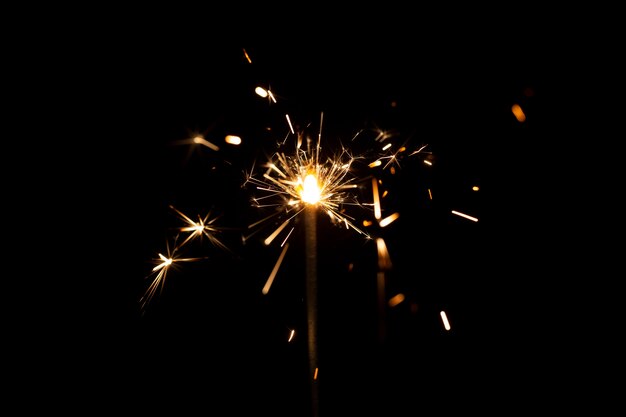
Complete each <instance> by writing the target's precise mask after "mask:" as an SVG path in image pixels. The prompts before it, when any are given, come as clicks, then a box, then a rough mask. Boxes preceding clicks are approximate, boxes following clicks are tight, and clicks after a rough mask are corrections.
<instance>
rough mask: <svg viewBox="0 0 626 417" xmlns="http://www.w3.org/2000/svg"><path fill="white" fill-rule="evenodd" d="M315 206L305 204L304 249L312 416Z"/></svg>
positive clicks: (315, 402)
mask: <svg viewBox="0 0 626 417" xmlns="http://www.w3.org/2000/svg"><path fill="white" fill-rule="evenodd" d="M316 211H317V207H316V206H315V205H314V204H309V205H307V207H306V209H305V219H304V223H305V250H306V304H307V310H306V311H307V328H308V348H309V349H308V350H309V372H310V384H311V408H312V411H313V414H312V416H313V417H318V416H319V381H318V379H317V372H318V357H317V224H316V222H317V215H316Z"/></svg>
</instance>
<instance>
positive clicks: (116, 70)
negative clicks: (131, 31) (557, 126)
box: [33, 35, 550, 416]
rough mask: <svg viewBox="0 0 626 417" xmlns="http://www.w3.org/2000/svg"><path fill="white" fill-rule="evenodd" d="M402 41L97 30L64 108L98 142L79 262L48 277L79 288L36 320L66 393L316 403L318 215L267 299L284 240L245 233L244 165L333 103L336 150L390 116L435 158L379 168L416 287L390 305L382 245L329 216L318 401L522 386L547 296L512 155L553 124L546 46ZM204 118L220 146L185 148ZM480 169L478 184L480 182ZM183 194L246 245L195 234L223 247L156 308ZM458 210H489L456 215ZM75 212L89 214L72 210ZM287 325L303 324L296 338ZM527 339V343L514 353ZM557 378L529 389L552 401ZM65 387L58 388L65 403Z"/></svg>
mask: <svg viewBox="0 0 626 417" xmlns="http://www.w3.org/2000/svg"><path fill="white" fill-rule="evenodd" d="M393 39H395V38H394V37H393V36H391V35H389V36H383V37H380V38H378V39H376V38H375V37H374V36H372V35H370V36H369V37H366V38H365V39H361V40H359V38H358V37H357V36H354V37H346V38H341V39H339V40H337V41H334V40H331V41H321V40H320V41H315V42H307V43H304V44H300V45H299V46H298V47H289V46H287V45H281V44H278V43H276V42H261V41H257V42H256V44H254V43H252V44H248V43H246V42H244V43H243V44H240V45H236V46H228V45H219V46H216V43H215V42H207V43H206V44H205V43H203V42H200V41H198V40H197V39H196V40H194V41H190V39H189V38H187V37H185V36H182V35H179V36H178V37H174V38H169V37H167V36H164V37H163V39H160V40H154V39H152V41H151V42H147V41H146V39H144V38H142V37H141V36H134V37H130V38H128V39H127V40H126V41H125V42H123V43H121V42H119V41H116V42H107V40H106V39H96V40H94V41H93V42H94V43H96V45H95V47H94V49H93V51H96V52H91V53H88V54H87V55H86V56H85V59H84V60H82V61H81V66H77V67H73V68H72V70H71V71H70V74H67V73H66V74H65V78H64V79H72V76H73V75H76V76H78V75H80V79H81V80H85V81H84V83H74V84H73V86H72V94H71V97H72V99H73V100H72V101H73V104H72V105H71V106H70V107H69V108H68V111H66V112H63V111H62V113H63V114H64V115H65V118H64V119H63V120H62V121H60V122H59V121H58V120H57V123H61V124H64V123H65V124H67V125H72V126H74V130H75V131H76V130H81V131H84V132H85V133H84V137H81V138H80V140H81V142H79V143H83V142H82V141H88V143H85V146H84V148H79V149H80V150H79V149H77V148H74V149H73V152H79V151H80V152H81V158H80V161H77V160H76V159H74V158H71V159H72V160H74V162H77V166H76V167H75V169H72V170H68V171H64V174H63V175H64V177H65V178H66V179H67V180H68V181H70V182H72V184H77V187H76V188H75V189H73V190H72V191H70V192H69V193H70V194H71V196H70V199H69V201H76V204H75V205H74V206H73V207H71V208H67V209H64V210H61V211H63V213H62V214H61V218H63V219H64V220H63V222H64V223H66V226H67V227H69V228H70V231H64V232H63V233H64V234H68V233H71V235H72V236H73V237H72V238H71V240H69V242H70V243H69V244H67V243H66V242H67V240H66V239H63V242H64V248H65V251H64V252H66V253H67V254H68V255H70V257H71V258H72V260H71V261H70V262H71V265H66V266H65V267H64V268H68V269H70V270H71V272H72V273H71V274H70V275H71V276H72V278H73V279H72V280H71V283H63V282H62V283H59V284H58V285H56V284H54V285H53V284H49V287H50V288H51V290H53V291H55V293H56V292H62V293H63V295H62V296H60V297H59V298H58V300H64V302H52V303H50V302H49V300H48V301H47V302H46V306H48V305H50V307H49V308H45V309H44V308H42V310H45V312H46V313H48V314H42V315H41V317H40V320H38V321H37V323H36V328H38V329H41V331H40V332H36V333H37V334H38V336H37V337H36V339H37V341H39V343H41V344H48V343H50V344H52V348H51V349H45V352H42V353H41V355H40V356H39V358H38V359H37V360H36V361H35V363H36V365H35V366H33V369H34V371H33V372H36V375H39V378H38V379H39V380H40V381H41V384H43V385H46V384H47V383H49V384H54V383H56V382H55V381H56V380H57V377H58V376H59V375H63V376H64V378H65V381H68V382H65V384H67V385H66V394H64V395H65V397H69V396H73V395H74V394H73V393H76V394H75V395H79V396H80V397H81V398H83V399H84V400H86V401H87V404H89V406H88V407H89V408H92V407H93V408H94V409H99V408H100V407H105V408H108V407H111V408H112V409H116V410H120V409H121V408H120V407H128V409H132V410H142V409H143V410H145V411H146V412H152V411H157V410H159V409H160V407H161V404H163V406H173V407H175V408H178V407H180V412H179V413H178V414H186V413H185V412H184V411H183V410H186V409H196V410H201V411H203V412H204V411H207V412H210V413H211V412H213V413H215V412H217V411H214V410H222V409H223V407H229V408H230V409H231V410H232V411H233V415H238V413H237V412H238V411H239V412H240V413H245V412H250V411H251V410H257V411H259V412H260V413H261V414H264V413H267V414H272V415H298V416H300V415H302V416H304V415H306V413H307V412H306V410H307V406H308V400H309V396H308V394H309V392H308V388H307V382H306V381H307V352H306V330H305V329H306V308H305V307H306V306H305V303H304V299H303V297H304V291H305V288H304V281H303V280H304V272H305V271H304V269H305V268H304V248H303V243H302V238H303V233H302V231H301V227H300V228H299V229H298V228H297V229H296V231H295V232H294V235H293V236H292V240H293V243H292V246H291V247H290V249H289V252H288V255H287V257H286V259H285V263H284V265H283V266H282V267H281V270H280V272H279V274H278V276H277V278H276V281H275V282H274V285H273V287H272V290H271V292H270V294H269V295H267V296H263V295H262V294H261V288H262V286H263V284H264V282H265V280H266V278H267V276H268V274H269V272H270V271H271V268H272V267H273V264H274V262H275V261H276V259H277V257H278V254H279V252H280V250H279V248H277V247H276V245H272V246H270V247H264V246H263V245H262V244H261V243H260V242H259V241H258V239H257V241H254V240H252V241H249V242H248V243H247V244H246V245H243V244H242V242H241V239H240V236H241V230H242V229H245V227H246V226H247V225H248V224H250V223H251V222H253V221H254V220H256V219H257V218H258V217H255V216H257V215H258V214H257V212H256V211H255V210H253V209H252V207H251V206H250V204H249V201H250V195H249V190H246V189H243V188H241V184H242V183H243V180H244V176H243V172H244V171H245V170H249V169H250V167H251V166H252V162H254V161H257V162H259V161H262V158H263V157H264V155H266V154H267V153H268V152H269V153H271V152H272V148H273V146H272V145H273V144H274V143H275V141H276V140H277V139H280V138H282V137H283V136H284V134H285V133H286V129H287V125H286V123H285V117H284V114H285V113H288V114H289V115H290V117H291V118H292V121H295V122H296V123H298V124H300V125H304V124H306V123H311V124H312V125H313V126H316V125H318V124H319V118H320V114H321V113H322V112H323V114H324V125H323V130H322V143H323V144H325V143H328V148H329V149H330V148H332V147H333V146H337V145H338V141H340V140H341V141H343V142H349V138H350V137H351V135H353V134H354V133H356V131H358V130H360V129H364V130H366V131H368V130H370V129H372V128H376V127H378V128H382V129H385V130H392V131H393V132H394V134H395V136H394V138H393V140H394V141H395V142H394V143H398V142H405V143H406V144H407V147H409V148H410V149H415V148H416V147H418V146H419V145H421V144H428V148H427V150H428V151H431V152H432V155H433V157H434V162H435V164H434V166H433V167H432V169H428V170H427V169H424V167H423V166H422V165H419V164H418V160H415V159H409V158H407V159H405V160H403V161H401V164H402V166H401V168H400V169H398V170H397V173H396V174H395V175H393V176H391V175H390V174H388V173H386V174H385V185H388V187H389V189H390V197H389V199H388V200H386V204H388V205H389V208H386V210H389V213H391V212H393V211H398V212H399V213H400V218H399V219H398V220H397V221H396V222H395V223H393V224H392V225H390V226H389V227H388V228H385V229H381V230H379V231H377V233H381V236H382V237H383V238H384V239H385V241H386V242H387V245H388V248H389V251H390V256H391V259H392V262H393V267H392V269H391V270H390V271H388V273H387V275H386V278H387V286H386V296H387V298H389V297H391V296H392V295H395V294H396V293H403V294H404V295H405V297H406V298H405V301H404V302H403V303H401V304H400V305H399V306H397V307H395V308H391V307H385V309H384V311H383V312H382V316H381V311H380V310H379V309H378V307H377V294H378V293H377V291H376V270H377V267H376V250H375V245H374V244H373V242H371V241H370V242H365V241H364V240H363V239H362V238H361V237H360V235H357V234H356V233H355V232H353V231H346V230H344V229H342V228H338V227H333V226H332V225H331V224H330V223H329V221H328V218H327V217H326V216H319V217H318V260H319V264H318V272H319V274H318V275H319V297H318V298H319V354H320V363H321V366H322V367H323V368H322V370H321V375H322V376H321V378H323V379H321V385H320V387H321V388H320V389H321V391H320V409H321V410H322V415H349V414H346V413H348V412H349V411H352V412H354V413H355V415H356V414H359V413H362V412H366V411H370V410H374V409H377V410H382V411H385V412H389V414H385V415H393V412H394V411H395V412H398V415H400V414H401V413H402V412H404V413H410V412H413V411H412V410H415V413H418V412H423V411H424V410H427V409H428V408H429V407H431V406H437V407H442V410H447V409H448V408H449V407H452V405H453V404H454V403H455V402H457V400H458V401H459V402H462V407H463V408H465V409H466V410H473V411H477V412H483V411H497V408H498V406H496V405H495V404H494V403H493V398H494V397H497V398H499V399H501V400H503V401H517V399H518V398H517V396H518V394H517V393H516V392H512V391H510V390H509V389H508V388H507V383H510V381H511V380H512V379H515V377H513V375H527V374H528V373H532V370H529V369H533V368H532V367H531V368H528V367H527V365H529V362H532V359H531V358H532V357H534V355H535V354H536V352H537V349H538V348H537V343H538V342H537V340H538V339H540V338H541V337H540V335H543V332H545V326H544V325H543V324H542V320H543V319H542V317H541V316H542V311H541V309H540V308H538V306H540V305H543V302H544V301H545V300H544V299H542V298H543V297H546V296H547V295H546V294H541V293H540V294H537V293H535V292H533V291H532V290H530V289H529V288H530V287H533V285H535V284H538V282H539V279H538V278H536V277H534V276H533V275H532V272H533V271H532V269H533V267H532V265H530V264H524V263H523V262H520V258H523V256H519V253H517V252H515V251H514V250H513V248H514V247H519V244H518V243H517V242H515V243H513V241H514V240H515V239H512V238H511V236H512V235H516V234H518V233H520V232H521V231H523V228H524V222H523V221H517V222H515V221H513V219H511V218H509V217H508V216H509V214H508V213H511V214H510V215H511V216H513V214H512V212H511V211H507V210H512V209H510V207H511V205H512V204H517V203H519V204H520V205H521V206H522V207H524V206H525V205H530V204H531V203H529V202H528V201H516V200H517V199H516V196H515V192H514V191H512V188H513V186H518V185H520V184H521V181H520V180H519V176H518V173H517V172H514V171H515V168H513V167H516V166H518V165H519V163H520V159H521V158H522V157H521V156H520V154H519V153H518V151H519V149H520V148H524V147H526V146H527V144H528V143H529V141H532V140H534V138H536V137H540V136H541V135H542V134H543V129H544V128H545V126H546V122H545V119H546V117H547V113H548V112H547V110H546V108H547V105H548V104H547V100H548V98H546V96H547V95H548V94H550V93H549V92H548V91H547V90H549V88H547V86H546V80H545V79H544V78H543V73H542V66H541V62H542V60H541V59H540V58H539V57H538V56H536V55H534V52H533V50H532V49H522V50H515V51H512V50H508V49H507V50H503V49H502V48H500V47H498V46H497V45H496V44H493V43H492V42H486V41H485V38H483V37H482V36H467V37H464V38H463V37H462V38H459V39H456V40H455V41H454V42H452V41H450V43H449V44H446V43H445V42H444V45H441V44H440V45H439V46H438V47H436V48H435V47H434V46H433V44H432V43H429V42H426V41H425V40H420V39H416V40H414V41H412V42H408V44H407V43H402V44H400V43H397V42H393ZM244 48H245V50H246V51H247V52H248V54H249V55H250V58H251V59H252V63H251V64H250V63H249V62H247V61H246V59H245V57H244V52H243V51H244ZM77 79H78V78H77ZM74 81H75V80H74ZM76 84H78V85H76ZM257 85H261V86H266V87H267V86H269V88H271V90H272V92H273V93H274V94H275V95H276V97H277V103H270V102H269V101H268V100H263V99H261V98H260V97H258V96H256V95H255V94H254V87H256V86H257ZM83 87H84V88H83ZM57 89H58V91H62V90H63V88H62V87H56V88H55V90H57ZM513 104H519V105H521V106H522V107H523V108H524V110H525V111H526V115H527V117H528V119H527V121H526V122H525V123H519V122H518V121H517V120H516V119H515V117H514V116H513V114H512V113H511V106H512V105H513ZM70 109H71V110H70ZM87 128H89V130H87ZM267 128H270V129H271V130H267ZM192 132H203V133H205V136H206V137H207V139H209V140H211V141H213V142H215V143H216V144H218V145H219V146H220V150H219V151H217V152H215V151H210V150H208V149H206V148H204V149H201V150H200V151H199V152H195V153H191V154H188V153H187V151H188V148H185V147H182V146H173V144H174V143H175V142H176V141H177V140H181V139H185V138H187V137H188V135H189V134H190V133H192ZM230 132H233V133H236V134H238V135H240V136H241V137H242V139H243V143H242V145H241V146H239V147H232V146H229V145H227V144H225V143H224V142H223V137H224V134H225V133H230ZM326 141H328V142H326ZM359 146H363V149H359V151H367V150H368V146H367V144H363V145H361V144H359ZM77 171H78V172H77ZM82 172H84V173H85V174H84V175H82V174H81V173H82ZM473 185H478V186H480V187H481V190H480V191H479V192H478V193H476V192H472V191H471V190H470V187H471V186H473ZM429 187H430V188H431V189H432V192H433V200H432V201H428V199H427V198H425V196H426V193H427V191H426V190H427V188H429ZM507 187H510V188H507ZM61 196H63V194H61ZM79 196H80V197H79ZM169 205H174V206H176V207H177V208H179V209H181V210H182V211H184V212H186V213H187V214H190V215H191V216H192V217H194V218H195V216H197V215H205V214H207V213H208V212H209V211H211V212H213V213H216V214H220V215H221V216H222V217H221V218H220V223H222V222H223V224H224V225H225V226H227V229H228V230H225V231H223V232H222V233H223V234H222V236H223V239H224V242H225V243H226V244H227V245H228V246H229V247H230V248H231V249H232V252H225V251H221V250H219V249H218V248H214V247H211V246H210V244H208V242H203V245H200V246H195V245H194V250H195V253H204V252H203V251H206V255H207V257H208V259H206V260H204V261H202V262H194V263H189V264H184V265H183V266H182V268H181V269H180V270H175V271H170V274H169V275H168V279H167V281H166V283H165V287H164V292H163V293H162V294H160V295H158V296H156V297H155V299H154V300H153V302H152V303H151V304H149V306H148V308H147V310H146V311H145V314H143V315H142V314H141V313H142V312H141V309H140V304H139V297H140V296H141V295H142V294H143V292H144V291H145V290H146V285H147V282H149V281H147V280H146V279H145V277H146V276H148V274H149V273H150V270H151V268H152V266H153V264H151V260H152V259H153V258H154V257H155V256H156V254H157V253H159V252H162V251H164V250H165V248H164V244H165V242H166V241H167V240H168V239H170V238H171V237H172V233H171V232H172V228H173V227H177V226H179V225H180V224H179V223H178V219H177V218H176V216H175V215H174V214H173V212H172V211H171V210H170V209H169ZM455 209H457V210H460V211H467V212H468V214H474V215H476V216H477V217H479V222H478V223H474V222H469V221H466V220H462V219H460V218H459V217H457V216H454V215H452V214H451V213H450V210H455ZM68 211H69V212H71V213H72V214H71V215H68ZM521 211H523V210H522V209H520V208H519V207H518V208H517V209H515V213H516V214H519V212H521ZM74 215H75V216H76V217H74ZM79 221H80V222H83V223H82V224H85V225H86V226H84V228H79V229H74V226H73V225H71V224H69V222H79ZM300 226H301V224H300ZM76 253H78V254H79V256H76V255H75V254H76ZM350 264H352V265H353V266H354V269H353V270H349V269H348V266H349V265H350ZM74 278H75V279H74ZM46 288H48V287H47V286H46ZM48 303H50V304H48ZM529 305H530V306H535V307H537V308H527V307H528V306H529ZM520 307H523V309H520ZM440 310H446V311H447V312H448V313H449V316H450V320H451V323H452V331H450V332H446V331H445V330H444V329H443V328H442V326H441V323H440V321H439V316H438V313H439V311H440ZM57 313H58V314H57ZM381 323H383V325H384V328H385V330H386V333H385V338H384V339H380V338H379V337H378V333H377V329H378V326H379V325H380V324H381ZM291 328H296V329H297V330H298V333H297V337H296V339H295V341H294V342H292V343H287V342H286V337H287V335H288V331H289V329H291ZM531 335H533V336H531ZM535 338H536V339H535ZM520 348H521V349H522V351H523V352H526V355H522V357H520V355H519V354H518V353H513V352H519V350H517V349H520ZM105 381H106V382H105ZM102 384H103V385H102ZM544 384H545V385H544ZM96 385H97V386H98V388H96V387H95V386H96ZM546 385H548V382H545V381H541V382H539V383H538V385H537V387H536V391H535V392H530V393H529V394H528V395H529V396H530V397H536V398H542V397H543V395H544V394H543V392H544V388H545V386H546ZM90 387H93V388H90ZM469 391H471V392H473V393H474V394H473V395H472V396H468V395H467V392H469ZM531 391H532V390H531ZM65 397H57V399H56V400H55V401H58V405H59V406H60V407H62V406H63V404H64V401H65V399H64V398H65ZM451 398H453V399H454V400H451ZM122 404H124V405H122ZM219 414H221V415H224V414H226V415H229V413H224V412H223V411H220V412H219Z"/></svg>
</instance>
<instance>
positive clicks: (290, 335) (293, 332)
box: [287, 330, 296, 342]
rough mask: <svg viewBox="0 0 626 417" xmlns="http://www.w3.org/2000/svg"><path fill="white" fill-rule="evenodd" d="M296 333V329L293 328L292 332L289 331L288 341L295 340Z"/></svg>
mask: <svg viewBox="0 0 626 417" xmlns="http://www.w3.org/2000/svg"><path fill="white" fill-rule="evenodd" d="M295 334H296V331H295V330H291V332H289V339H287V341H288V342H291V341H292V340H293V336H294V335H295Z"/></svg>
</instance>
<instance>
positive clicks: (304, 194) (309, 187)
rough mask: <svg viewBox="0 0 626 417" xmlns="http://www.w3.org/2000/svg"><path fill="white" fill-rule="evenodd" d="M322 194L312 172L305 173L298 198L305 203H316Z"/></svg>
mask: <svg viewBox="0 0 626 417" xmlns="http://www.w3.org/2000/svg"><path fill="white" fill-rule="evenodd" d="M321 196H322V190H321V189H320V186H319V185H318V183H317V178H315V175H313V174H307V176H306V177H304V181H303V182H302V187H301V189H300V198H301V199H302V201H304V202H305V203H307V204H317V202H318V201H320V198H321Z"/></svg>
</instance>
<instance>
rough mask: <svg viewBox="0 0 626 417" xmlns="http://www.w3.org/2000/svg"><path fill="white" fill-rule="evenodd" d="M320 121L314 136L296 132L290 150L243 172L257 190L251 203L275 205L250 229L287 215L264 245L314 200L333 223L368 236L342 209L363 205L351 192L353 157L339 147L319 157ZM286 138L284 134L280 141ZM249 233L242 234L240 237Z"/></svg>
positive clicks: (355, 180) (356, 185)
mask: <svg viewBox="0 0 626 417" xmlns="http://www.w3.org/2000/svg"><path fill="white" fill-rule="evenodd" d="M287 119H288V120H289V118H287ZM321 120H323V113H322V115H321ZM321 125H322V123H321V122H320V132H319V135H318V138H317V140H314V139H313V138H311V136H309V135H307V134H306V133H305V132H297V133H295V135H296V143H295V148H294V152H293V153H291V154H287V153H286V152H283V151H278V152H276V153H274V155H273V156H272V157H271V158H269V161H267V162H266V163H265V164H264V165H263V167H264V168H266V169H265V171H264V172H263V174H262V175H260V177H259V176H255V174H254V173H251V174H247V175H246V183H245V184H248V185H253V186H255V187H256V190H258V191H259V192H260V193H261V195H260V196H257V197H254V198H253V199H252V204H253V206H255V207H265V208H267V207H274V208H275V209H276V211H275V212H274V214H273V215H271V216H270V217H268V218H265V219H263V220H262V221H260V222H256V223H253V224H251V225H250V226H249V227H248V228H249V229H253V228H255V227H256V226H259V225H260V224H261V223H264V222H265V221H267V220H268V219H269V218H272V217H274V216H281V215H286V217H287V218H286V220H284V221H283V222H282V223H281V225H280V226H279V227H278V228H277V229H276V230H274V232H273V233H271V234H270V235H269V236H268V237H267V238H266V239H265V240H264V242H265V244H266V245H269V244H270V243H272V241H273V240H274V238H276V237H277V235H278V234H280V232H281V231H282V230H284V229H285V228H286V227H287V226H288V225H289V224H290V222H291V221H292V220H293V219H294V218H295V217H296V216H297V215H298V214H300V213H301V212H302V211H303V210H304V209H305V208H306V206H307V205H309V204H314V205H316V206H317V207H318V208H319V209H320V210H322V211H323V212H325V213H326V214H327V215H328V217H330V219H331V220H332V221H333V223H336V224H341V225H343V226H345V227H346V228H347V229H353V230H355V231H357V232H358V233H360V234H362V235H363V236H365V237H366V238H369V234H368V233H366V232H365V231H363V230H362V229H361V228H359V227H357V226H356V225H355V218H354V217H352V216H350V215H348V214H346V211H345V210H344V208H345V206H347V205H354V206H364V204H362V203H360V202H359V201H358V199H357V197H356V195H355V194H354V193H352V192H351V191H354V190H355V189H356V188H357V187H358V184H357V177H356V176H355V175H353V174H352V173H351V167H352V164H353V163H354V161H355V160H356V159H357V158H356V157H354V156H352V155H351V154H350V153H349V152H348V150H347V149H345V148H342V150H341V152H340V154H339V155H337V156H334V157H327V158H326V159H324V160H321V159H320V153H321V143H320V141H321ZM287 139H288V137H287V138H286V139H285V141H283V143H282V144H284V143H285V142H286V141H287ZM303 143H304V144H305V146H304V148H303ZM249 237H250V236H247V237H244V240H247V239H248V238H249ZM281 246H282V245H281Z"/></svg>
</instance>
